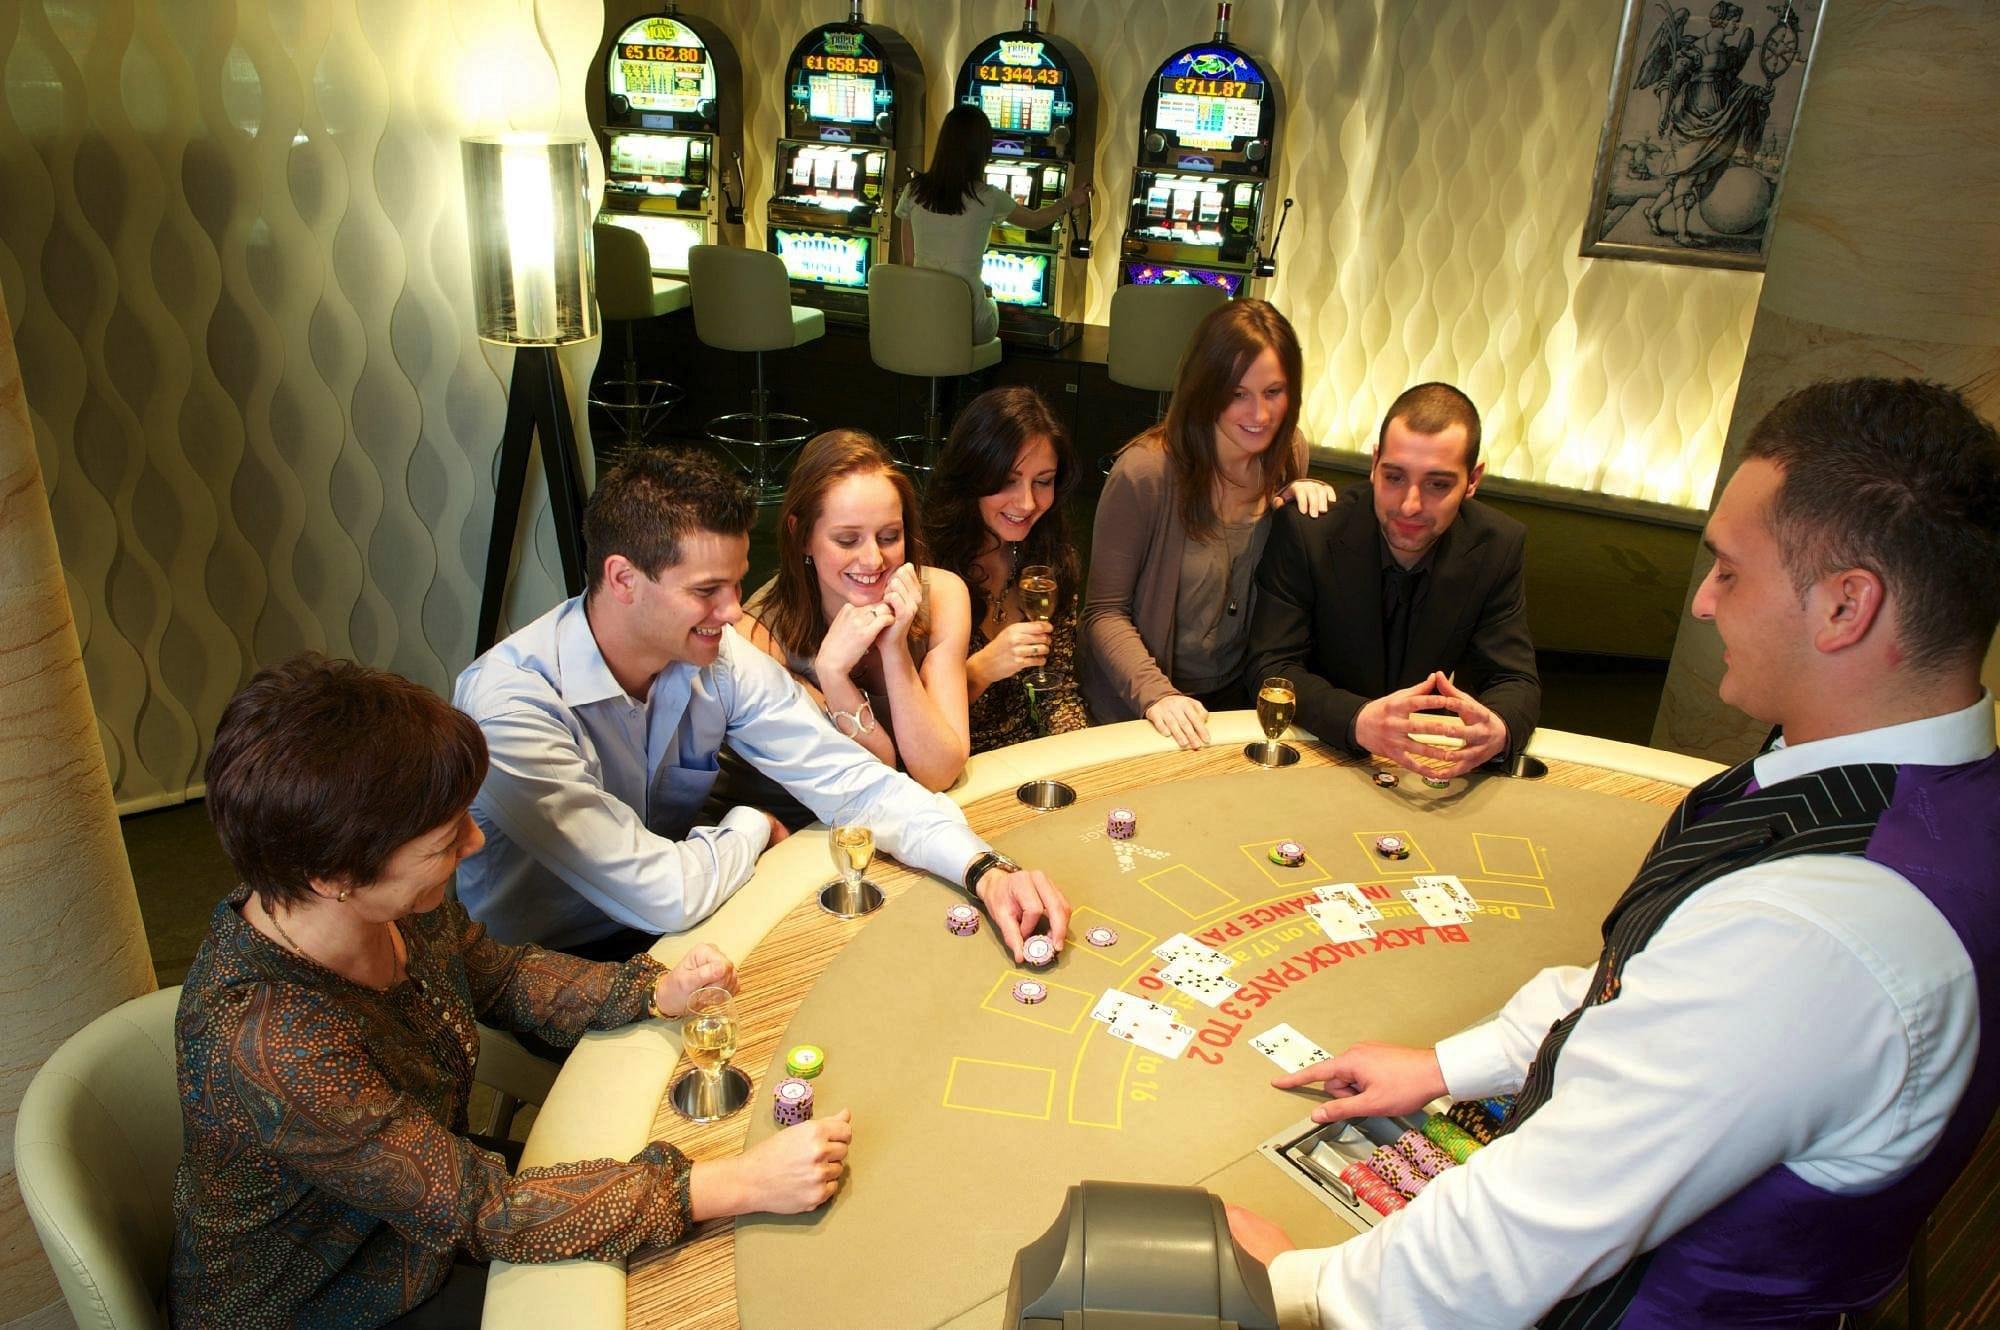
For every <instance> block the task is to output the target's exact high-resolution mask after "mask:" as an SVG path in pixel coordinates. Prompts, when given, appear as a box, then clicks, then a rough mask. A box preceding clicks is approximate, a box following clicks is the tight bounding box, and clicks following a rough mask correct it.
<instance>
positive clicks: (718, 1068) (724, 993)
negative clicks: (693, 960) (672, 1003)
mask: <svg viewBox="0 0 2000 1330" xmlns="http://www.w3.org/2000/svg"><path fill="white" fill-rule="evenodd" d="M736 1037H737V1025H736V1001H735V996H734V995H733V994H732V993H731V992H730V991H729V990H728V989H726V988H723V987H721V986H720V985H715V984H711V985H710V986H709V987H707V988H697V989H696V990H695V991H694V996H692V997H690V998H689V999H688V1005H687V1014H686V1015H684V1016H682V1017H681V1047H682V1048H683V1049H685V1050H686V1051H687V1055H688V1060H689V1061H690V1062H692V1063H694V1065H695V1069H696V1070H697V1071H699V1072H700V1073H701V1079H702V1083H703V1085H704V1086H705V1087H706V1090H707V1093H708V1094H709V1095H711V1096H713V1095H715V1094H716V1093H717V1090H718V1088H719V1086H720V1084H721V1081H722V1073H723V1070H724V1069H725V1068H727V1067H728V1066H729V1060H730V1059H731V1058H733V1057H735V1056H736Z"/></svg>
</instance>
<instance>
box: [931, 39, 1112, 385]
mask: <svg viewBox="0 0 2000 1330" xmlns="http://www.w3.org/2000/svg"><path fill="white" fill-rule="evenodd" d="M957 91H958V101H959V104H960V105H964V106H977V107H978V108H979V109H980V110H982V111H984V112H986V118H987V120H989V121H991V122H992V125H993V155H992V157H991V158H989V159H988V160H987V163H986V181H987V183H988V184H990V185H992V186H994V187H995V188H997V189H1000V190H1002V191H1004V192H1005V193H1008V194H1011V195H1013V197H1014V201H1015V202H1016V203H1019V204H1020V205H1021V206H1023V207H1026V208H1042V207H1045V206H1047V205H1048V204H1051V203H1054V202H1055V201H1056V200H1057V199H1059V198H1061V197H1062V196H1063V194H1064V193H1065V192H1067V191H1068V189H1069V187H1070V184H1071V182H1072V180H1073V179H1074V176H1075V172H1076V171H1077V169H1078V166H1079V164H1080V163H1081V164H1082V166H1083V169H1085V170H1088V167H1089V163H1090V160H1091V156H1092V154H1093V152H1094V151H1095V149H1096V119H1097V82H1096V79H1095V78H1093V77H1092V75H1091V72H1090V64H1089V62H1088V61H1086V60H1085V59H1084V57H1083V53H1082V52H1081V51H1079V50H1077V49H1076V48H1075V47H1074V46H1071V45H1070V44H1069V43H1067V42H1064V41H1062V40H1060V39H1059V38H1056V37H1052V36H1050V35H1048V34H1047V33H1045V32H1042V31H1041V30H1040V26H1039V24H1038V23H1037V22H1036V19H1035V4H1034V0H1028V5H1027V14H1026V16H1025V21H1024V26H1023V27H1022V28H1021V29H1020V30H1018V31H1016V32H1003V33H1000V34H999V35H997V36H993V37H988V38H987V39H986V40H985V41H983V42H980V43H979V44H978V45H976V46H974V47H973V48H972V54H971V55H969V56H967V57H966V60H965V63H964V64H963V65H961V66H960V67H959V71H958V90H957ZM1089 257H1090V215H1089V211H1088V209H1083V210H1080V211H1078V212H1076V213H1073V214H1071V215H1070V216H1068V217H1064V218H1060V219H1058V220H1057V221H1056V222H1055V224H1054V225H1052V226H1048V227H1044V228H1043V229H1041V230H1039V231H1027V230H1024V229H1022V228H1021V227H1018V226H1012V225H1009V224H1007V223H1005V222H1001V223H998V224H996V225H995V226H994V228H993V235H992V238H991V240H989V241H988V243H987V249H986V254H985V257H984V259H983V260H982V261H981V263H980V273H981V275H982V276H983V277H984V278H985V280H986V286H987V289H988V290H990V291H991V292H992V293H993V300H994V303H995V304H997V305H998V306H999V307H1000V336H1001V337H1002V338H1003V339H1005V340H1006V341H1010V342H1018V343H1023V344H1026V345H1033V346H1044V347H1049V348H1051V349H1054V348H1057V347H1061V346H1064V345H1066V344H1067V343H1069V342H1070V341H1072V340H1074V339H1075V338H1076V337H1077V336H1078V335H1079V334H1080V333H1081V332H1082V330H1083V329H1082V322H1083V299H1084V267H1085V263H1084V261H1085V260H1086V259H1088V258H1089Z"/></svg>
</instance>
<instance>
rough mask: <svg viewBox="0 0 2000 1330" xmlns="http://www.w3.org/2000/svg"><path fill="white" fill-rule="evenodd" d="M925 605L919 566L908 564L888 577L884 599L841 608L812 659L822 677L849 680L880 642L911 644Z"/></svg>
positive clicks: (828, 626)
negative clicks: (911, 638)
mask: <svg viewBox="0 0 2000 1330" xmlns="http://www.w3.org/2000/svg"><path fill="white" fill-rule="evenodd" d="M923 603H924V588H923V582H922V581H921V580H920V578H919V577H918V574H917V566H916V565H915V564H912V563H906V564H903V565H902V566H900V567H899V568H897V569H896V571H895V572H893V573H891V574H889V584H888V586H887V587H886V588H884V589H883V592H882V599H880V600H878V601H876V602H874V603H873V604H870V605H856V604H854V603H853V602H852V601H850V602H848V603H847V604H844V605H842V606H841V607H840V610H839V612H838V613H836V614H835V615H834V616H833V622H831V623H829V624H828V625H827V628H826V636H825V637H824V638H822V639H821V640H820V645H819V653H818V655H816V656H815V657H814V658H813V667H814V669H815V670H816V671H818V673H819V677H820V678H821V679H822V680H825V679H828V678H834V677H838V678H846V677H847V676H849V675H851V674H852V673H853V672H854V667H855V666H856V665H859V664H860V663H861V658H862V657H863V656H865V655H867V654H868V650H869V648H870V647H873V646H875V645H876V644H877V643H878V642H894V643H898V644H900V643H903V642H906V641H908V640H909V636H910V627H911V625H912V624H914V623H916V621H917V613H918V611H919V610H920V609H922V607H923Z"/></svg>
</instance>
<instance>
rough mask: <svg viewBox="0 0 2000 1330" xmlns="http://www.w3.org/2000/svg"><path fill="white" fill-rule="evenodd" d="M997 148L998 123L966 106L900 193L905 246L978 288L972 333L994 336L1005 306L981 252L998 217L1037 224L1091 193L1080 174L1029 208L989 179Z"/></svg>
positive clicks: (1033, 227)
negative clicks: (1057, 194)
mask: <svg viewBox="0 0 2000 1330" xmlns="http://www.w3.org/2000/svg"><path fill="white" fill-rule="evenodd" d="M992 155H993V126H992V124H991V123H989V122H988V121H987V119H986V112H984V111H982V110H980V109H979V108H978V107H976V106H960V107H957V108H955V109H953V110H952V111H951V112H950V113H949V114H947V115H946V116H945V118H944V124H943V125H941V126H940V127H939V128H938V140H937V147H936V148H935V149H933V150H932V152H931V167H930V170H928V171H919V172H918V173H917V174H916V176H915V177H913V178H912V179H911V181H910V183H909V184H908V185H907V186H906V187H905V188H904V190H903V193H902V195H901V196H900V197H899V198H898V199H897V200H896V215H897V216H898V217H900V218H902V219H903V223H904V225H905V226H906V227H908V234H909V240H908V243H906V244H905V245H904V252H905V253H906V254H908V255H909V256H910V257H909V262H910V264H911V265H912V266H913V267H918V268H936V269H938V270H939V271H941V272H948V273H956V274H957V275H958V276H960V277H962V278H964V279H965V282H966V285H968V286H970V287H971V288H972V294H973V301H972V340H973V342H974V343H975V344H977V343H980V342H990V341H992V340H993V336H994V334H995V333H996V332H998V331H999V328H1000V308H999V306H997V305H995V304H994V303H993V297H992V296H990V295H988V294H987V293H986V283H985V280H984V278H982V277H981V275H980V269H979V263H980V257H981V256H982V255H983V254H985V253H986V242H987V238H988V236H989V235H990V234H991V233H992V230H993V226H994V224H995V223H997V222H1006V223H1008V224H1009V225H1011V226H1018V227H1021V228H1022V229H1023V230H1028V231H1039V230H1041V229H1042V228H1043V227H1045V226H1048V225H1050V224H1051V223H1053V222H1054V221H1055V220H1056V219H1057V218H1058V217H1061V216H1063V215H1064V214H1065V213H1069V212H1074V211H1075V210H1076V209H1078V208H1080V207H1082V206H1083V202H1084V200H1085V199H1087V198H1089V197H1090V185H1089V184H1088V182H1086V181H1083V180H1078V181H1077V182H1076V183H1075V184H1073V185H1071V186H1070V190H1069V192H1068V193H1067V194H1065V195H1063V196H1062V197H1061V198H1060V199H1057V200H1056V201H1055V202H1054V203H1051V204H1049V205H1047V206H1046V207H1042V208H1025V207H1022V206H1021V205H1020V204H1018V203H1016V202H1015V201H1014V198H1013V196H1012V195H1010V194H1008V193H1007V191H1005V190H1003V189H995V188H994V187H993V186H992V185H990V184H988V183H987V182H986V178H985V175H984V172H985V169H986V159H987V158H989V157H991V156H992Z"/></svg>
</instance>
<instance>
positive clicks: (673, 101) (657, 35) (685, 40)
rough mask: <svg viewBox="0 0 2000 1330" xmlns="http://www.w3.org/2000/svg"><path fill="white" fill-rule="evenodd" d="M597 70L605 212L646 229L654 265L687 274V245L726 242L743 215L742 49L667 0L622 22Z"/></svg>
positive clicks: (617, 221)
mask: <svg viewBox="0 0 2000 1330" xmlns="http://www.w3.org/2000/svg"><path fill="white" fill-rule="evenodd" d="M599 70H600V71H601V74H602V77H603V80H604V87H603V90H602V97H601V99H599V98H593V100H594V101H596V102H597V104H598V105H599V106H601V107H603V116H602V118H601V119H600V120H599V121H598V124H597V136H598V141H599V144H600V146H601V147H602V148H603V149H604V165H605V181H604V203H603V207H602V209H601V211H600V212H599V215H598V220H599V221H602V222H610V223H612V224H614V225H617V226H623V227H629V228H630V229H632V230H634V231H637V232H638V233H639V234H640V235H641V236H643V237H645V240H646V249H647V252H648V253H650V254H651V255H652V258H653V271H655V272H660V273H673V274H676V275H681V274H685V273H686V272H687V252H688V250H689V249H691V248H692V247H694V246H695V245H709V244H721V243H726V241H727V239H728V238H729V232H730V231H733V230H734V228H737V227H740V226H741V225H742V224H743V158H742V152H741V137H740V134H741V123H742V105H743V98H742V76H741V72H740V68H739V66H738V65H737V62H736V52H735V49H734V48H733V47H731V46H730V44H729V39H728V38H727V37H725V36H723V34H722V33H721V32H720V31H719V30H718V29H716V28H714V27H712V26H711V25H709V24H706V23H702V22H700V21H699V20H695V19H687V18H683V17H681V16H680V13H679V12H678V10H677V9H676V8H669V9H668V10H667V11H666V12H665V13H663V14H653V15H649V16H647V17H645V18H641V19H637V20H635V21H633V22H630V23H626V24H623V25H622V26H620V27H619V29H618V31H617V34H616V36H614V37H613V38H612V40H611V42H610V44H609V46H608V47H607V48H606V50H605V55H604V59H603V61H602V62H601V64H600V66H599ZM597 73H598V71H593V79H592V82H593V83H595V80H596V75H597ZM725 228H728V230H725Z"/></svg>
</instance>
